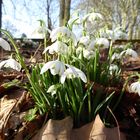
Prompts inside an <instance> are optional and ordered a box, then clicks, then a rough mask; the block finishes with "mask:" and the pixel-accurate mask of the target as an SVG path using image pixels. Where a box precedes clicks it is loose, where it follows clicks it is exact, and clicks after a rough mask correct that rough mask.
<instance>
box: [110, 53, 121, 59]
mask: <svg viewBox="0 0 140 140" xmlns="http://www.w3.org/2000/svg"><path fill="white" fill-rule="evenodd" d="M121 58H122V55H121V54H119V53H114V54H113V55H112V57H111V61H114V60H119V59H121Z"/></svg>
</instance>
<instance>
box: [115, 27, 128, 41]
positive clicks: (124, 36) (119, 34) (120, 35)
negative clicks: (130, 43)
mask: <svg viewBox="0 0 140 140" xmlns="http://www.w3.org/2000/svg"><path fill="white" fill-rule="evenodd" d="M114 39H115V40H117V39H127V34H126V33H124V32H123V31H121V30H120V28H116V29H115V30H114Z"/></svg>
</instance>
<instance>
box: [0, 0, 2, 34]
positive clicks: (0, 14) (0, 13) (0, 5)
mask: <svg viewBox="0 0 140 140" xmlns="http://www.w3.org/2000/svg"><path fill="white" fill-rule="evenodd" d="M1 28H2V0H0V29H1ZM0 36H1V32H0Z"/></svg>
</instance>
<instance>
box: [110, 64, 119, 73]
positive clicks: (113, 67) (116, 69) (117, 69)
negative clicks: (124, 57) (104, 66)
mask: <svg viewBox="0 0 140 140" xmlns="http://www.w3.org/2000/svg"><path fill="white" fill-rule="evenodd" d="M109 71H110V74H111V75H112V74H114V73H116V74H117V72H119V67H118V66H117V65H115V64H111V65H110V67H109Z"/></svg>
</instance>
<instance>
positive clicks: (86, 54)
mask: <svg viewBox="0 0 140 140" xmlns="http://www.w3.org/2000/svg"><path fill="white" fill-rule="evenodd" d="M83 56H84V58H87V59H88V60H89V59H91V58H93V57H94V56H95V52H94V51H92V50H83Z"/></svg>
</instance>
